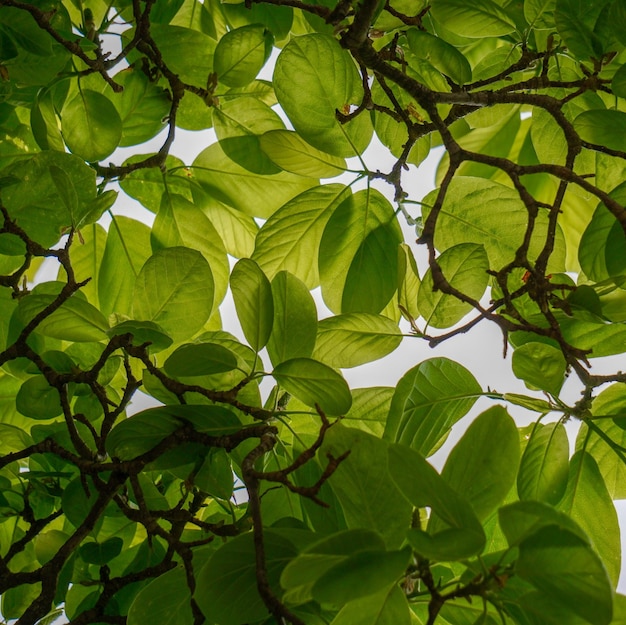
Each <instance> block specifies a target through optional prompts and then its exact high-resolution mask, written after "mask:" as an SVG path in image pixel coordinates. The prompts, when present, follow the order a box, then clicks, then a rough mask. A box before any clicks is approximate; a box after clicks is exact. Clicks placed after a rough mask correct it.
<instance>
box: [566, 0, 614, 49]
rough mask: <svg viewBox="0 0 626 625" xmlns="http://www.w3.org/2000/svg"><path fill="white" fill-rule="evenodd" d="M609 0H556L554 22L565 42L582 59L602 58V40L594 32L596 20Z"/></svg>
mask: <svg viewBox="0 0 626 625" xmlns="http://www.w3.org/2000/svg"><path fill="white" fill-rule="evenodd" d="M605 4H607V0H593V1H592V2H585V1H584V0H556V7H555V11H554V23H555V24H556V28H557V30H558V33H559V35H560V36H561V39H563V43H565V45H566V46H567V48H568V49H569V51H570V52H571V53H572V54H573V55H575V56H576V57H577V58H579V59H581V60H586V59H589V58H592V57H593V58H600V56H601V55H602V53H603V51H604V50H603V49H602V41H601V39H600V38H599V37H598V36H597V35H596V34H595V33H594V32H593V31H594V26H595V24H596V20H597V19H598V15H599V14H600V11H601V9H602V7H603V6H604V5H605Z"/></svg>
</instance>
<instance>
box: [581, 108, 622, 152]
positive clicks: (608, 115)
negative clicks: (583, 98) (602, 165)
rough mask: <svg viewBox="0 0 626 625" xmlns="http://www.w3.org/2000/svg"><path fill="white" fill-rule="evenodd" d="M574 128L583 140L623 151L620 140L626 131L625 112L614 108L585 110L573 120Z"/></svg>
mask: <svg viewBox="0 0 626 625" xmlns="http://www.w3.org/2000/svg"><path fill="white" fill-rule="evenodd" d="M574 129H575V130H576V131H577V132H578V134H579V135H580V138H581V139H582V140H583V141H588V142H589V143H595V144H597V145H604V146H606V147H607V148H610V149H612V150H620V151H623V149H624V143H623V142H622V141H620V137H621V136H623V133H626V113H623V112H622V111H615V110H595V111H585V112H584V113H581V114H580V115H579V116H578V117H577V118H576V119H575V120H574Z"/></svg>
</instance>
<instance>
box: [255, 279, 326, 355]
mask: <svg viewBox="0 0 626 625" xmlns="http://www.w3.org/2000/svg"><path fill="white" fill-rule="evenodd" d="M272 299H273V310H274V322H273V324H272V333H271V334H270V337H269V341H268V343H267V351H268V354H269V356H270V360H271V361H272V364H274V365H278V364H279V363H281V362H284V361H285V360H289V359H291V358H308V357H309V356H310V355H311V354H312V353H313V348H314V346H315V339H316V336H317V309H316V308H315V302H314V301H313V297H311V294H310V293H309V291H308V289H307V288H306V286H305V285H304V284H303V283H302V282H300V280H298V278H296V277H295V276H292V275H291V274H290V273H289V272H287V271H281V272H280V273H278V274H277V275H276V277H275V278H274V279H273V280H272Z"/></svg>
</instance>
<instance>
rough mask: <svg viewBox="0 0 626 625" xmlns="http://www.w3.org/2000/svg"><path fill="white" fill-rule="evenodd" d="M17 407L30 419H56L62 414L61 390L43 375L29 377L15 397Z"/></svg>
mask: <svg viewBox="0 0 626 625" xmlns="http://www.w3.org/2000/svg"><path fill="white" fill-rule="evenodd" d="M15 408H16V409H17V411H18V412H20V413H21V414H23V415H24V416H25V417H28V418H29V419H37V420H43V421H45V420H47V419H54V417H58V416H59V415H61V414H62V412H63V408H62V407H61V397H60V395H59V391H58V390H57V389H56V388H55V387H54V386H50V384H48V381H47V380H46V379H45V378H44V377H43V376H41V375H38V376H35V377H33V378H28V380H26V381H25V382H24V383H23V384H22V386H20V390H19V391H18V392H17V396H16V397H15Z"/></svg>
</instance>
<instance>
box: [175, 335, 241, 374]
mask: <svg viewBox="0 0 626 625" xmlns="http://www.w3.org/2000/svg"><path fill="white" fill-rule="evenodd" d="M236 367H237V357H236V356H235V354H233V353H232V352H231V351H230V350H229V349H226V347H224V346H223V345H219V344H217V343H187V344H185V345H181V346H180V347H179V348H177V349H176V350H175V351H174V352H172V354H171V355H170V356H169V357H168V359H167V360H166V361H165V363H164V364H163V368H164V369H165V371H166V373H167V374H168V375H171V376H174V377H185V376H197V375H211V374H214V373H224V372H226V371H232V370H233V369H235V368H236Z"/></svg>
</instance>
